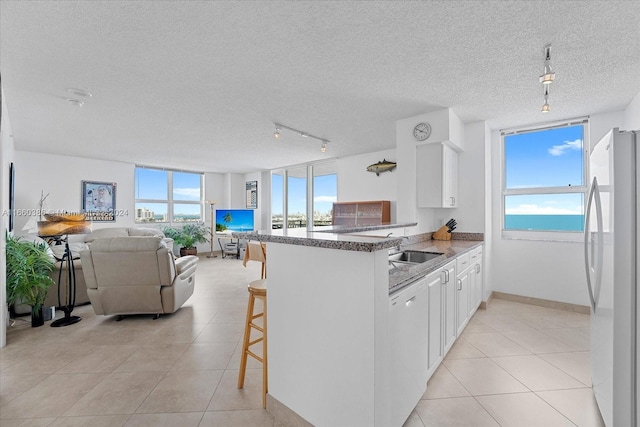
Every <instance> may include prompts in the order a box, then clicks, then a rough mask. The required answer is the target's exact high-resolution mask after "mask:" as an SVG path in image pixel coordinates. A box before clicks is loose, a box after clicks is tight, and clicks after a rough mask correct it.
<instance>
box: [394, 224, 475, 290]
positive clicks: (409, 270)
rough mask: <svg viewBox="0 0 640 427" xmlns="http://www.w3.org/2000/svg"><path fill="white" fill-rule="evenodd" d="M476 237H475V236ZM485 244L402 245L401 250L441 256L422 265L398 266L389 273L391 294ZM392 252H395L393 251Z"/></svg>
mask: <svg viewBox="0 0 640 427" xmlns="http://www.w3.org/2000/svg"><path fill="white" fill-rule="evenodd" d="M473 237H475V236H473ZM483 243H484V242H483V241H482V240H468V239H466V240H446V241H445V240H425V241H422V242H419V243H413V244H408V245H402V246H401V250H412V251H422V252H439V253H442V255H441V256H439V257H437V258H434V259H432V260H429V261H427V262H423V263H421V264H408V265H401V264H397V267H396V268H393V269H391V270H390V271H389V293H390V294H391V293H393V292H396V291H399V290H400V289H402V288H404V287H405V286H406V285H408V284H409V283H411V282H413V281H414V280H415V279H417V278H419V277H422V276H425V275H427V274H429V273H431V272H432V271H434V270H437V269H438V268H441V267H442V266H443V265H445V264H446V263H448V262H449V261H451V260H452V259H455V258H456V257H457V256H458V255H461V254H463V253H465V252H467V251H469V250H471V249H474V248H476V247H478V246H480V245H482V244H483ZM391 252H395V251H394V250H392V251H391Z"/></svg>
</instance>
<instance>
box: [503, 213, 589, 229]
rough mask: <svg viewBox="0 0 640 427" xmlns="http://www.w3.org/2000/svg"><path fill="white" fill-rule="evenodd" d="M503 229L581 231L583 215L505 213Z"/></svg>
mask: <svg viewBox="0 0 640 427" xmlns="http://www.w3.org/2000/svg"><path fill="white" fill-rule="evenodd" d="M504 229H505V230H537V231H541V230H544V231H583V230H584V215H505V216H504Z"/></svg>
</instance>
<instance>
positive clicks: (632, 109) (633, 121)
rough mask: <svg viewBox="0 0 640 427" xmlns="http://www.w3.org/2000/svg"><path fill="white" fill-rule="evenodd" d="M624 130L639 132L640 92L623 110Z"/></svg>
mask: <svg viewBox="0 0 640 427" xmlns="http://www.w3.org/2000/svg"><path fill="white" fill-rule="evenodd" d="M623 123H624V125H623V126H622V127H623V128H624V129H625V130H640V92H638V94H637V95H636V96H635V97H634V98H633V99H632V100H631V102H630V103H629V105H627V108H626V109H625V110H624V120H623Z"/></svg>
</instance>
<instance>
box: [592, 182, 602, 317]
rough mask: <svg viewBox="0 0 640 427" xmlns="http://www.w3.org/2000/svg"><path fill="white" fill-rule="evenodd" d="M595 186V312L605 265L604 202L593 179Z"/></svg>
mask: <svg viewBox="0 0 640 427" xmlns="http://www.w3.org/2000/svg"><path fill="white" fill-rule="evenodd" d="M593 185H594V187H595V192H594V199H595V202H596V224H598V231H597V241H596V257H597V258H596V268H595V275H596V283H595V286H594V288H593V308H594V311H595V309H596V308H597V307H598V302H599V301H600V288H602V268H603V264H604V230H603V227H602V225H603V224H602V202H601V200H600V187H599V186H598V180H597V179H596V178H595V177H594V178H593Z"/></svg>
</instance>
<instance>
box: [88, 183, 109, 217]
mask: <svg viewBox="0 0 640 427" xmlns="http://www.w3.org/2000/svg"><path fill="white" fill-rule="evenodd" d="M115 209H116V183H115V182H96V181H82V212H84V213H85V214H86V219H87V221H96V222H106V221H115V220H116V216H115Z"/></svg>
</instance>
